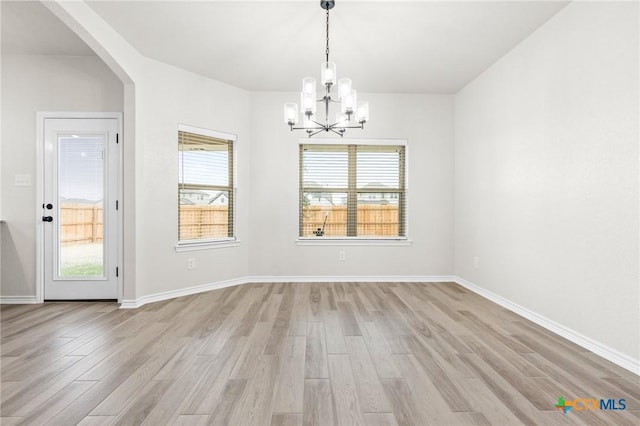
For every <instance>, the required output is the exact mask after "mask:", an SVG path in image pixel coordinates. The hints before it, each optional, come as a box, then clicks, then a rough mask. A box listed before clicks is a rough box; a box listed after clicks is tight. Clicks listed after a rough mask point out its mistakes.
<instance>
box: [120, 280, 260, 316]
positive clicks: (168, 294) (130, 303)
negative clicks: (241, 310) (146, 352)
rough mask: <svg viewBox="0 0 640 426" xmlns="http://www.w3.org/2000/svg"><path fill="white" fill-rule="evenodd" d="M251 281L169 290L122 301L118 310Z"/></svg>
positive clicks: (225, 282)
mask: <svg viewBox="0 0 640 426" xmlns="http://www.w3.org/2000/svg"><path fill="white" fill-rule="evenodd" d="M248 282H251V281H246V280H245V279H244V278H237V279H233V280H227V281H219V282H216V283H209V284H202V285H197V286H193V287H187V288H181V289H178V290H170V291H165V292H162V293H155V294H149V295H147V296H142V297H139V298H137V299H133V300H123V301H122V303H121V304H120V309H135V308H139V307H141V306H143V305H146V304H147V303H153V302H160V301H162V300H169V299H175V298H176V297H183V296H190V295H192V294H197V293H204V292H207V291H211V290H218V289H221V288H225V287H231V286H236V285H241V284H246V283H248Z"/></svg>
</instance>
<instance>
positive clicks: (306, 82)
mask: <svg viewBox="0 0 640 426" xmlns="http://www.w3.org/2000/svg"><path fill="white" fill-rule="evenodd" d="M302 93H313V94H314V95H313V97H314V98H315V93H316V79H315V78H313V77H305V78H303V79H302Z"/></svg>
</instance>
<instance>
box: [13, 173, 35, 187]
mask: <svg viewBox="0 0 640 426" xmlns="http://www.w3.org/2000/svg"><path fill="white" fill-rule="evenodd" d="M13 184H14V185H15V186H31V175H14V176H13Z"/></svg>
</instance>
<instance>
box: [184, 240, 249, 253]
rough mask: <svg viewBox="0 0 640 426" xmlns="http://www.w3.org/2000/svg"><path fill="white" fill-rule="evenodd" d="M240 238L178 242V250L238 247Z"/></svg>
mask: <svg viewBox="0 0 640 426" xmlns="http://www.w3.org/2000/svg"><path fill="white" fill-rule="evenodd" d="M239 245H240V240H236V239H233V240H220V241H202V242H193V243H178V244H176V252H177V253H180V252H183V251H195V250H209V249H217V248H227V247H238V246H239Z"/></svg>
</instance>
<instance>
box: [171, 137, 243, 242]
mask: <svg viewBox="0 0 640 426" xmlns="http://www.w3.org/2000/svg"><path fill="white" fill-rule="evenodd" d="M234 141H235V136H233V135H228V134H224V133H218V132H213V131H210V130H204V129H197V128H194V127H188V126H179V128H178V242H179V243H195V242H206V241H219V240H232V239H234V237H235V233H234V208H233V206H234V203H233V197H234V191H233V188H234V186H233V185H234V177H233V161H234V157H233V148H234V147H233V144H234Z"/></svg>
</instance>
